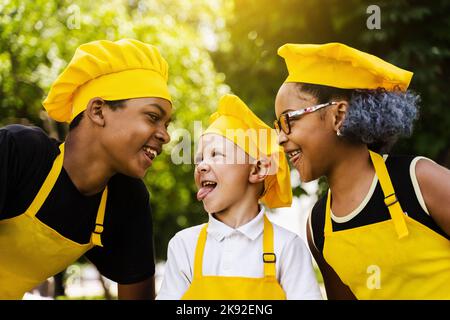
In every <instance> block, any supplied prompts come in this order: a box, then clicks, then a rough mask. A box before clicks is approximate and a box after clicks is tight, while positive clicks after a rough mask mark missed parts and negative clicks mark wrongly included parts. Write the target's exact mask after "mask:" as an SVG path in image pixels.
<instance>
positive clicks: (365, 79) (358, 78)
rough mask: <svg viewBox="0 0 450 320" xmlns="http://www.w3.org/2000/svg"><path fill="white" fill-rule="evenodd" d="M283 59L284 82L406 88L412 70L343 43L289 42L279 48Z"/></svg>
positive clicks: (344, 86)
mask: <svg viewBox="0 0 450 320" xmlns="http://www.w3.org/2000/svg"><path fill="white" fill-rule="evenodd" d="M278 55H280V56H281V57H282V58H284V59H285V62H286V66H287V69H288V71H289V76H288V78H287V79H286V82H303V83H312V84H319V85H326V86H332V87H336V88H342V89H377V88H384V89H386V90H390V91H392V90H397V89H400V90H402V91H405V90H406V89H407V88H408V86H409V83H410V81H411V78H412V75H413V74H412V72H409V71H407V70H403V69H401V68H399V67H397V66H395V65H393V64H391V63H389V62H386V61H384V60H383V59H381V58H378V57H376V56H374V55H372V54H369V53H366V52H363V51H360V50H357V49H355V48H352V47H349V46H347V45H345V44H342V43H338V42H332V43H326V44H293V43H288V44H285V45H283V46H281V47H280V48H279V49H278Z"/></svg>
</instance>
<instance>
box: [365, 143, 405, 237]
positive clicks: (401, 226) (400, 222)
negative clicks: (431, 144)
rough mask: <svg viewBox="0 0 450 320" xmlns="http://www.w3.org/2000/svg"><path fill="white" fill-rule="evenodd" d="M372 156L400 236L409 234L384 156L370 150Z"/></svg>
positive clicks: (386, 202)
mask: <svg viewBox="0 0 450 320" xmlns="http://www.w3.org/2000/svg"><path fill="white" fill-rule="evenodd" d="M369 153H370V158H371V159H372V163H373V166H374V167H375V172H376V173H377V176H378V179H379V180H380V185H381V189H382V190H383V194H384V203H385V204H386V206H387V208H388V209H389V213H390V215H391V219H392V221H393V222H394V226H395V230H396V231H397V235H398V238H399V239H401V238H403V237H405V236H407V235H408V228H407V227H406V222H405V218H404V213H403V209H402V207H401V206H400V202H399V201H398V199H397V196H396V195H395V191H394V187H393V185H392V181H391V178H390V177H389V173H388V171H387V168H386V164H385V163H384V160H383V157H382V156H380V155H379V154H378V153H375V152H372V151H370V150H369Z"/></svg>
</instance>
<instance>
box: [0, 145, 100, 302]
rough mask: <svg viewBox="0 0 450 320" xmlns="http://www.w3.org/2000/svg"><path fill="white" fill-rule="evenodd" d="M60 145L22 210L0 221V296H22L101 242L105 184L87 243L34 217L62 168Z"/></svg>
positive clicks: (62, 146) (6, 297)
mask: <svg viewBox="0 0 450 320" xmlns="http://www.w3.org/2000/svg"><path fill="white" fill-rule="evenodd" d="M59 149H60V151H61V152H60V154H59V155H58V156H57V157H56V159H55V161H54V162H53V166H52V168H51V170H50V173H49V174H48V176H47V178H46V179H45V181H44V183H43V184H42V186H41V188H40V190H39V192H38V193H37V195H36V197H35V198H34V200H33V202H32V203H31V205H30V206H29V208H28V209H27V210H26V211H25V213H23V214H21V215H19V216H16V217H13V218H11V219H5V220H1V221H0V299H21V298H22V297H23V295H24V294H25V292H27V291H29V290H30V289H32V288H34V287H36V286H37V285H39V284H40V283H42V282H43V281H45V280H46V279H47V278H49V277H51V276H53V275H55V274H57V273H59V272H61V271H63V270H64V269H65V268H66V267H67V266H68V265H70V264H71V263H73V262H74V261H76V260H77V259H78V258H79V257H81V256H82V255H83V254H84V253H85V252H86V251H88V250H89V249H91V248H92V247H93V246H94V245H97V246H102V243H101V238H100V235H101V233H102V231H103V218H104V216H105V206H106V198H107V194H108V190H107V188H105V190H104V191H103V194H102V198H101V201H100V206H99V209H98V213H97V217H96V221H95V223H96V226H95V230H94V232H93V233H92V236H91V241H90V242H89V243H87V244H79V243H76V242H74V241H72V240H70V239H67V238H65V237H63V236H62V235H60V234H59V233H58V232H56V231H55V230H53V229H51V228H50V227H48V226H47V225H45V224H44V223H42V222H41V221H40V220H39V219H38V218H36V214H37V213H38V212H39V209H40V208H41V206H42V205H43V203H44V202H45V200H46V199H47V197H48V195H49V194H50V191H51V190H52V188H53V186H54V185H55V183H56V180H57V179H58V176H59V174H60V172H61V169H62V166H63V160H64V144H61V145H60V147H59Z"/></svg>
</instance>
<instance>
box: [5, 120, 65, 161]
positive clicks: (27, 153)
mask: <svg viewBox="0 0 450 320" xmlns="http://www.w3.org/2000/svg"><path fill="white" fill-rule="evenodd" d="M0 135H3V136H4V137H6V140H7V142H9V143H10V145H11V146H12V147H13V148H14V151H15V152H16V153H17V156H18V157H26V159H27V160H29V161H33V160H36V157H46V158H47V157H48V156H50V157H51V158H54V157H56V155H57V154H58V153H59V151H58V145H59V142H58V141H57V140H56V139H53V138H51V137H49V136H48V135H47V133H45V132H44V130H42V129H41V128H39V127H28V126H23V125H18V124H13V125H8V126H6V127H3V128H0Z"/></svg>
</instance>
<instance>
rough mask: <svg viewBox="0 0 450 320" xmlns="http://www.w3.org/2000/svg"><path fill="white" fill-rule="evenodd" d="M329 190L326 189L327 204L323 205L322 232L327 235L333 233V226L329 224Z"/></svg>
mask: <svg viewBox="0 0 450 320" xmlns="http://www.w3.org/2000/svg"><path fill="white" fill-rule="evenodd" d="M330 208H331V191H330V189H328V195H327V205H326V207H325V229H324V234H326V235H329V234H331V233H333V226H332V224H331V209H330Z"/></svg>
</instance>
